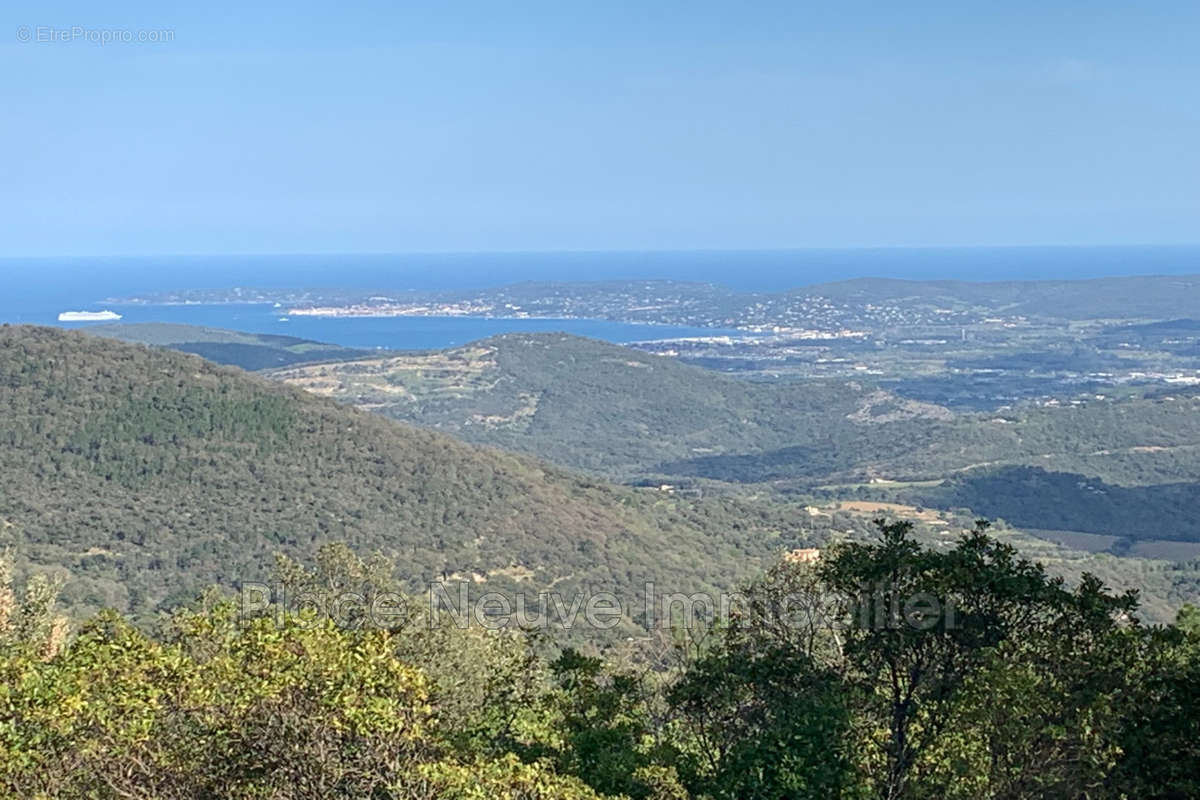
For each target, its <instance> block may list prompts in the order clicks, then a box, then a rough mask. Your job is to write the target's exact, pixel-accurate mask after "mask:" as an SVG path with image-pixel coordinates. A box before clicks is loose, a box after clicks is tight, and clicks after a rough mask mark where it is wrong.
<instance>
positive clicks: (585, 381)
mask: <svg viewBox="0 0 1200 800" xmlns="http://www.w3.org/2000/svg"><path fill="white" fill-rule="evenodd" d="M268 374H269V375H270V377H272V378H274V379H277V380H281V381H283V382H285V383H289V384H292V385H295V386H300V387H303V388H305V389H308V390H310V391H312V392H314V393H317V394H322V395H325V396H330V397H335V398H338V399H341V400H344V401H346V402H350V403H355V404H357V405H359V406H360V407H362V408H366V409H370V410H372V411H376V412H378V413H381V414H384V415H386V416H390V417H393V418H396V419H401V420H404V421H407V422H412V423H414V424H418V425H422V426H425V427H430V428H435V429H438V430H444V431H447V432H451V433H453V434H454V435H455V436H458V437H460V438H463V439H466V440H468V441H473V442H480V443H487V444H493V445H498V446H502V447H505V448H509V449H513V450H518V451H522V452H526V453H530V454H534V455H537V456H539V457H542V458H546V459H549V460H551V461H555V462H557V463H560V464H563V465H565V466H570V467H574V468H581V469H586V470H589V471H592V472H594V473H597V474H601V475H605V476H608V477H611V478H616V479H619V480H623V481H630V482H633V481H644V480H657V481H662V482H669V483H681V482H682V483H686V482H691V481H698V482H700V483H705V484H706V483H707V482H710V481H713V482H719V483H725V484H735V485H736V484H741V485H744V484H751V485H755V486H762V485H766V486H767V487H769V488H771V489H772V490H785V491H789V492H793V493H800V494H803V493H805V492H809V491H811V490H812V489H813V488H814V487H818V486H829V485H835V486H843V487H848V488H849V490H851V491H856V489H855V487H856V486H858V485H868V486H870V485H875V484H880V483H888V482H897V481H898V482H905V483H908V482H918V483H927V482H930V481H944V480H951V481H952V482H953V486H954V487H958V488H951V487H947V488H945V489H939V490H936V491H927V490H926V487H921V488H920V490H919V491H915V492H910V493H909V494H908V495H906V496H907V497H909V498H911V499H915V500H917V501H920V502H923V503H925V504H927V505H933V506H936V507H941V508H963V507H965V508H971V509H973V510H974V511H975V512H976V513H978V514H981V515H985V516H986V515H998V516H1003V517H1005V518H1009V519H1015V518H1018V517H1019V518H1020V519H1021V520H1022V522H1023V524H1029V523H1026V522H1025V521H1026V520H1032V519H1034V518H1037V519H1041V520H1042V522H1043V523H1045V521H1046V520H1047V519H1049V518H1053V519H1054V520H1056V521H1061V522H1062V524H1063V526H1065V527H1066V528H1067V529H1072V530H1083V531H1096V532H1103V533H1115V534H1117V535H1122V536H1130V537H1134V538H1142V537H1147V538H1165V539H1183V540H1192V541H1195V540H1197V539H1200V536H1198V535H1197V534H1196V532H1195V531H1194V530H1193V529H1192V528H1191V527H1188V524H1189V523H1186V522H1185V519H1186V516H1187V514H1186V510H1187V508H1188V507H1189V506H1190V505H1191V500H1190V498H1191V497H1192V496H1193V495H1194V494H1195V487H1196V486H1197V485H1200V395H1197V393H1195V392H1191V391H1188V390H1187V389H1186V388H1180V389H1179V390H1171V391H1165V390H1162V391H1158V392H1156V393H1154V394H1152V395H1148V396H1145V397H1139V396H1136V395H1132V394H1131V395H1130V396H1127V397H1118V398H1111V397H1105V398H1096V397H1089V398H1083V399H1079V400H1076V401H1074V402H1069V403H1057V402H1056V403H1053V404H1048V405H1042V406H1035V405H1029V406H1022V407H1017V408H1009V409H1005V410H1003V411H1000V412H993V413H986V414H980V413H965V414H951V413H950V412H949V411H947V410H946V409H944V408H941V407H939V406H936V405H930V404H925V403H917V402H913V401H911V400H905V399H903V398H900V397H897V396H896V395H894V394H891V393H889V392H886V391H881V390H879V389H878V388H874V387H872V386H871V385H870V384H869V383H868V382H867V381H866V380H863V381H831V380H830V381H827V380H807V381H797V382H791V383H785V382H774V383H754V382H749V381H744V380H738V379H735V378H732V377H729V376H726V375H722V374H719V373H716V372H712V371H709V370H704V369H700V368H697V367H692V366H688V365H684V364H681V363H679V362H677V361H675V360H674V359H670V358H664V357H659V356H651V355H647V354H644V353H640V352H637V351H634V350H630V349H628V348H624V347H619V346H616V345H610V344H606V343H603V342H597V341H593V340H589V339H581V338H578V337H573V336H567V335H563V334H539V335H524V334H514V335H508V336H499V337H495V338H492V339H487V340H484V341H481V342H476V343H474V344H472V345H468V346H465V347H461V348H455V349H452V350H445V351H437V352H431V353H420V354H395V355H390V356H387V357H381V358H368V359H364V360H359V361H354V362H339V363H326V364H315V365H309V366H302V367H295V368H290V369H282V370H276V371H272V372H270V373H268ZM1022 468H1035V469H1042V470H1050V471H1053V472H1055V473H1060V474H1061V475H1062V480H1064V481H1067V482H1069V483H1073V484H1078V485H1080V486H1083V485H1091V486H1092V487H1093V489H1095V488H1096V487H1103V486H1104V485H1110V486H1112V487H1114V488H1113V489H1112V491H1111V492H1109V491H1108V490H1107V489H1103V488H1101V489H1100V491H1102V492H1108V493H1107V494H1106V495H1105V499H1104V503H1102V504H1100V505H1096V504H1093V503H1090V502H1089V497H1091V496H1092V495H1089V494H1088V493H1087V492H1082V491H1074V490H1073V491H1071V492H1066V493H1063V492H1059V491H1056V492H1054V493H1053V496H1054V497H1055V498H1056V499H1055V501H1054V502H1053V503H1052V505H1053V506H1054V508H1053V509H1048V508H1046V505H1045V503H1044V502H1043V499H1039V497H1042V498H1044V497H1049V496H1050V495H1048V494H1047V495H1043V496H1039V495H1038V494H1037V492H1034V491H1032V490H1030V489H1029V487H1028V486H1025V487H1024V488H1022V486H1021V485H1020V484H1021V482H1022V481H1024V479H1023V478H1021V477H1020V476H1021V475H1023V474H1024V473H1022V472H1021V471H1020V470H1021V469H1022ZM989 470H990V471H989ZM985 475H986V476H988V477H987V478H986V481H987V486H988V487H989V488H988V489H987V491H986V492H982V493H981V492H974V493H972V492H971V491H968V487H970V486H974V485H982V484H980V483H979V482H980V481H984V480H985V477H984V476H985ZM1010 480H1011V481H1016V483H1014V484H1012V485H1010V486H1008V488H1004V486H1003V484H1004V482H1005V481H1010ZM1168 484H1170V486H1167V485H1168ZM1156 486H1162V487H1164V488H1162V489H1155V488H1153V487H1156ZM1122 487H1126V488H1128V489H1129V490H1128V491H1125V490H1124V489H1123V488H1122ZM984 494H987V495H988V497H984ZM1004 498H1021V499H1020V500H1017V501H1015V502H1018V503H1021V504H1024V511H1025V512H1026V513H1024V515H1023V516H1022V515H1020V514H1018V513H1013V511H1012V508H1013V504H1012V502H1009V501H1008V500H1005V499H1004ZM1138 498H1147V499H1149V498H1153V499H1154V501H1155V502H1153V503H1151V506H1152V507H1153V509H1154V510H1153V511H1152V512H1150V511H1147V509H1146V507H1145V504H1143V503H1140V502H1136V501H1137V500H1138ZM1113 503H1117V505H1119V506H1120V508H1119V511H1120V513H1118V514H1115V515H1109V517H1108V521H1107V523H1103V524H1102V523H1100V522H1098V521H1097V514H1100V512H1099V511H1098V509H1099V508H1100V507H1102V506H1103V507H1107V506H1105V504H1108V505H1112V504H1113ZM1043 511H1044V512H1046V513H1042V512H1043Z"/></svg>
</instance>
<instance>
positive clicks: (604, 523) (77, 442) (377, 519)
mask: <svg viewBox="0 0 1200 800" xmlns="http://www.w3.org/2000/svg"><path fill="white" fill-rule="evenodd" d="M0 409H3V415H4V418H5V423H6V424H5V426H4V429H3V431H0V478H2V479H3V487H4V488H3V492H2V494H0V529H2V531H0V536H2V537H3V538H4V541H5V542H6V543H7V544H9V545H10V546H11V547H12V548H13V549H14V553H15V554H16V558H17V564H18V568H21V569H26V568H28V567H30V566H31V565H43V566H47V567H52V568H54V570H56V571H60V572H61V573H63V574H64V576H65V577H66V578H67V579H68V580H67V584H66V586H65V589H64V600H65V602H66V603H67V604H68V605H69V606H70V607H72V608H74V609H78V610H87V609H95V608H98V607H101V606H112V607H115V608H117V609H122V610H125V609H127V610H130V611H133V612H135V613H145V612H148V611H150V610H153V609H156V608H163V607H168V606H171V605H173V604H175V603H178V602H180V601H182V600H185V599H188V598H191V597H193V596H194V595H195V594H196V593H197V591H198V590H199V589H200V588H202V587H203V586H204V585H206V584H209V583H217V584H220V585H222V586H225V587H233V586H235V585H236V584H237V583H238V582H240V581H244V580H254V579H261V578H262V577H263V575H264V573H265V571H266V570H267V569H268V568H269V565H270V563H271V559H272V556H273V554H274V553H276V552H284V553H290V554H293V555H304V554H308V553H310V552H311V551H312V549H313V548H314V547H315V546H316V545H318V544H320V543H322V542H328V541H333V540H337V541H345V542H347V543H349V544H350V545H352V546H353V547H355V548H356V549H359V550H364V551H371V550H375V549H379V550H382V551H384V552H386V553H388V554H390V555H392V556H394V557H395V558H396V559H397V561H398V563H399V564H400V573H401V576H402V577H403V578H404V579H405V580H406V581H407V586H408V587H409V588H410V589H416V588H417V587H418V586H419V585H420V584H421V583H422V582H423V581H428V580H432V579H435V578H442V577H455V578H464V579H467V580H470V581H471V582H472V583H471V585H472V586H473V587H476V588H479V587H488V588H496V589H500V590H502V591H507V592H520V591H533V590H535V589H537V588H539V587H544V586H547V585H550V584H552V583H553V584H555V585H556V586H557V587H558V588H560V589H562V590H563V591H572V590H578V589H582V588H585V587H603V588H605V589H608V590H614V591H618V592H631V593H632V592H635V591H638V590H639V585H640V583H641V582H642V581H644V580H646V579H656V580H658V581H659V582H660V584H668V585H671V586H672V587H678V588H679V590H680V591H682V590H685V589H689V588H703V587H709V588H711V587H727V586H729V585H732V583H734V582H735V581H736V580H737V579H739V578H741V577H744V576H747V575H749V574H752V573H753V571H754V570H755V569H756V568H757V566H758V565H759V564H760V563H761V558H763V557H764V556H768V555H771V554H773V553H775V552H776V551H777V550H778V549H779V547H780V536H781V534H788V533H789V530H790V528H791V527H793V525H792V522H791V521H790V520H789V519H788V515H787V514H786V512H784V511H781V510H776V509H773V508H772V507H768V506H762V505H754V504H746V503H739V502H738V501H733V500H722V499H712V500H704V501H700V502H697V501H694V500H685V499H682V498H675V497H672V496H668V495H664V494H662V493H659V492H639V491H636V490H633V489H627V488H620V487H615V486H612V485H608V484H605V483H602V482H597V481H590V480H581V479H579V478H576V477H574V476H572V475H569V474H567V473H564V472H561V471H559V470H558V469H556V468H551V467H547V466H544V465H542V464H539V463H537V462H535V461H532V460H530V459H526V458H522V457H518V456H513V455H508V454H504V453H501V452H497V451H493V450H486V449H478V448H475V447H471V446H469V445H465V444H462V443H460V442H457V441H455V440H453V439H451V438H449V437H446V436H443V435H440V434H436V433H431V432H428V431H423V430H418V429H414V428H409V427H406V426H403V425H399V424H397V423H395V422H393V421H390V420H386V419H384V418H382V417H379V416H376V415H371V414H366V413H363V412H361V411H357V410H355V409H352V408H346V407H342V406H338V405H336V404H335V403H333V402H331V401H328V400H324V399H321V398H318V397H315V396H313V395H311V394H308V393H305V392H301V391H299V390H296V389H293V388H290V387H287V386H283V385H280V384H279V383H271V382H268V381H265V380H262V379H259V378H256V377H253V376H251V375H248V374H246V373H244V372H241V371H239V370H233V369H229V368H223V367H218V366H215V365H213V364H211V363H209V362H207V361H203V360H201V359H198V358H195V357H191V356H186V355H181V354H177V353H171V352H166V351H162V350H157V349H151V348H147V347H144V346H140V345H133V344H125V343H121V342H116V341H111V340H107V339H101V338H97V337H91V336H85V335H83V334H80V333H70V332H63V331H59V330H53V329H47V328H31V327H22V326H14V327H4V328H2V329H0ZM785 538H786V537H785Z"/></svg>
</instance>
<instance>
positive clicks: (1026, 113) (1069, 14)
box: [0, 0, 1200, 255]
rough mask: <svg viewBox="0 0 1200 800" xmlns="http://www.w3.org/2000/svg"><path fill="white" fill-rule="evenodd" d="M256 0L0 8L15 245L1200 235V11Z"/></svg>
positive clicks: (365, 246) (161, 249)
mask: <svg viewBox="0 0 1200 800" xmlns="http://www.w3.org/2000/svg"><path fill="white" fill-rule="evenodd" d="M249 5H251V4H250V3H242V2H237V3H224V2H220V0H216V1H215V2H207V1H206V2H195V3H164V2H162V0H156V2H153V3H151V2H145V3H139V2H128V0H108V2H105V3H96V2H93V1H89V2H86V3H83V2H81V3H74V4H71V3H56V2H52V1H51V2H39V3H20V2H17V3H13V2H9V3H5V4H3V9H2V10H0V17H2V18H3V21H4V23H5V28H6V30H3V31H2V32H0V36H2V37H3V38H2V39H0V100H2V101H3V106H2V108H3V111H2V112H0V113H2V116H0V120H2V123H0V149H2V151H3V153H4V157H3V158H2V159H0V255H86V254H97V255H99V254H158V253H226V252H233V253H273V252H279V253H298V252H310V253H321V252H327V253H329V252H400V251H421V250H493V249H496V250H521V249H605V250H611V249H674V248H682V249H699V248H758V247H761V248H780V247H853V246H881V245H983V244H989V245H991V244H999V245H1003V244H1035V243H1063V244H1075V243H1080V244H1085V243H1086V244H1107V243H1112V244H1120V243H1170V242H1175V243H1182V242H1197V241H1200V228H1198V225H1200V45H1198V44H1197V41H1198V39H1200V3H1197V2H1195V0H1189V1H1188V2H1172V0H1155V1H1154V2H1129V0H1123V1H1122V2H1109V1H1108V0H1091V1H1090V2H1081V1H1080V0H1073V1H1072V2H1062V1H1061V0H1059V1H1058V2H1055V0H1040V2H1025V1H1024V0H1009V1H1008V2H970V1H969V0H968V1H966V2H963V0H959V1H958V2H944V3H930V2H916V1H914V2H895V0H888V2H879V3H860V2H845V1H840V2H828V3H821V4H811V3H803V2H786V1H781V2H720V3H718V2H705V0H689V1H688V2H678V3H665V2H655V1H654V0H639V2H617V1H616V0H608V1H603V2H602V1H598V0H589V2H570V0H557V1H556V2H520V0H513V1H512V2H496V0H489V1H485V2H474V3H471V2H456V0H442V1H440V2H425V3H420V4H414V3H405V2H380V3H336V2H328V1H327V2H321V3H304V2H292V3H287V4H277V5H275V4H255V5H256V7H255V8H253V9H251V8H247V7H246V6H249ZM73 26H79V27H80V28H81V29H82V30H81V31H80V36H83V37H88V36H92V37H94V36H98V35H101V32H102V31H113V30H116V31H129V32H130V35H131V36H133V37H135V38H136V37H138V36H141V35H143V32H149V33H148V34H146V35H150V36H154V35H157V34H155V33H154V32H156V31H161V30H169V31H171V36H172V40H171V41H168V42H163V43H157V44H148V43H139V42H136V41H134V42H113V43H109V44H96V43H90V42H88V41H86V40H84V39H78V38H77V39H75V40H74V41H44V39H45V38H47V37H53V36H54V35H55V34H54V33H52V32H51V33H47V31H46V29H48V28H53V29H55V30H56V31H62V30H64V29H65V30H67V32H68V34H66V35H69V32H70V29H71V28H72V27H73ZM59 35H64V34H59ZM23 38H29V39H32V41H21V39H23ZM39 39H43V41H39Z"/></svg>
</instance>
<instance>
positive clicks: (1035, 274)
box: [0, 245, 1200, 349]
mask: <svg viewBox="0 0 1200 800" xmlns="http://www.w3.org/2000/svg"><path fill="white" fill-rule="evenodd" d="M1181 274H1200V246H1197V245H1186V246H1185V245H1180V246H1145V247H1132V246H1131V247H1065V246H1064V247H997V248H984V247H979V248H864V249H842V250H817V249H811V250H760V251H657V252H563V253H553V252H534V253H513V252H509V253H427V254H419V253H413V254H395V255H252V256H236V255H229V256H139V257H96V258H8V259H0V322H7V323H32V324H43V325H62V326H63V327H83V326H86V325H88V324H90V323H59V322H58V321H57V317H58V314H59V312H62V311H68V310H70V311H77V310H93V311H94V310H100V309H105V308H107V309H111V310H113V311H116V312H117V313H119V314H121V315H122V316H123V320H122V322H174V323H185V324H192V325H206V326H209V327H216V328H228V329H233V330H242V331H251V332H255V333H277V334H285V335H289V336H297V337H300V338H305V339H315V340H318V341H324V342H331V343H334V344H340V345H344V346H347V347H371V348H374V347H379V348H389V349H429V348H438V347H449V346H454V345H459V344H464V343H466V342H468V341H473V340H475V339H481V338H485V337H487V336H492V335H494V334H498V333H508V332H517V331H564V332H568V333H574V334H578V335H581V336H591V337H594V338H599V339H605V340H608V341H612V342H618V343H627V342H631V341H640V340H645V339H663V338H678V337H683V336H698V335H714V334H719V333H722V331H715V330H713V329H710V328H704V329H700V328H691V327H687V326H674V325H671V326H659V325H635V324H625V323H617V322H608V321H602V320H558V319H550V320H547V319H494V318H476V317H470V318H462V317H389V318H350V319H345V318H341V319H335V318H317V317H305V318H301V317H290V318H286V317H284V316H283V315H282V314H281V313H280V309H276V308H273V307H271V306H269V305H246V304H230V305H205V306H179V305H176V306H172V305H161V306H160V305H114V304H112V303H105V302H103V301H105V299H107V298H112V297H130V296H137V295H142V294H149V293H153V292H163V291H171V290H176V289H216V288H231V287H235V286H242V287H253V288H354V289H379V290H393V291H394V290H404V289H417V290H436V289H468V288H488V287H494V286H502V285H507V284H512V283H519V282H522V281H543V280H565V281H579V280H625V279H638V280H641V279H664V280H684V281H701V282H708V283H715V284H719V285H723V286H726V287H728V288H730V289H734V290H738V291H781V290H784V289H791V288H798V287H804V286H811V285H814V284H819V283H825V282H829V281H838V280H846V279H849V278H862V277H881V278H905V279H911V280H936V279H957V280H978V281H998V280H1048V279H1053V280H1069V279H1080V278H1098V277H1108V276H1118V275H1181Z"/></svg>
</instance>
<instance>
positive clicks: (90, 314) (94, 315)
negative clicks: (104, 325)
mask: <svg viewBox="0 0 1200 800" xmlns="http://www.w3.org/2000/svg"><path fill="white" fill-rule="evenodd" d="M120 318H121V315H120V314H118V313H117V312H115V311H64V312H62V313H61V314H59V315H58V321H59V322H114V321H116V320H118V319H120Z"/></svg>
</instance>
